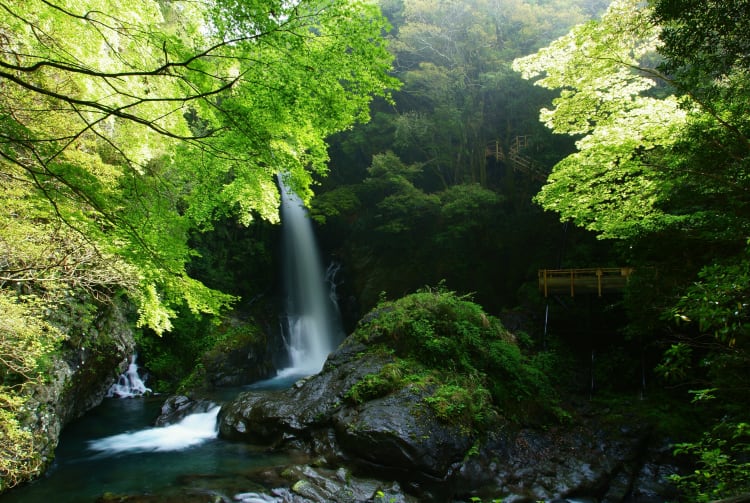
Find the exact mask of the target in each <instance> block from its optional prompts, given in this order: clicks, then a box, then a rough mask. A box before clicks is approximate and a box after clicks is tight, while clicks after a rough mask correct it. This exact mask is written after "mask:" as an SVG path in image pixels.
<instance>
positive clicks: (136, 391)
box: [107, 354, 151, 398]
mask: <svg viewBox="0 0 750 503" xmlns="http://www.w3.org/2000/svg"><path fill="white" fill-rule="evenodd" d="M136 358H137V355H135V354H134V355H133V356H132V357H131V358H130V365H128V369H127V370H126V371H125V372H124V373H123V374H122V375H120V377H119V378H118V379H117V382H115V383H114V384H113V385H112V386H110V388H109V391H107V396H108V397H117V398H130V397H134V396H141V395H145V394H146V393H151V389H149V388H147V387H146V383H145V382H144V381H143V380H142V379H141V376H140V375H139V374H138V364H137V363H136V362H135V361H136Z"/></svg>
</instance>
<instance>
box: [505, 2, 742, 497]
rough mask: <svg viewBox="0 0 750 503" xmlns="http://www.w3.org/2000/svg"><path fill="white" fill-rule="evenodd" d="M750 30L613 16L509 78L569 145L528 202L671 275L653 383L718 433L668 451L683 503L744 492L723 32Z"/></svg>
mask: <svg viewBox="0 0 750 503" xmlns="http://www.w3.org/2000/svg"><path fill="white" fill-rule="evenodd" d="M747 14H748V11H747V5H746V2H713V1H711V2H692V1H689V0H688V1H684V2H682V1H672V0H660V1H655V2H653V9H652V8H651V7H647V6H644V5H642V4H640V3H639V2H635V1H631V0H618V1H615V2H613V4H612V5H611V7H610V9H609V10H608V11H607V14H606V15H605V16H604V17H603V18H602V20H601V21H600V22H592V23H589V24H586V25H582V26H578V27H576V28H574V29H573V30H572V31H571V32H570V33H569V34H568V35H566V36H564V37H562V38H560V39H558V40H557V41H555V42H554V43H553V44H551V45H550V46H549V47H547V48H544V49H542V50H540V51H539V52H538V53H536V54H533V55H531V56H528V57H526V58H521V59H519V60H516V62H515V63H514V67H515V68H516V69H517V70H519V71H521V72H522V73H523V75H524V76H525V77H526V78H530V79H537V80H536V83H537V84H538V85H541V86H544V87H548V88H550V89H559V90H560V94H559V97H558V98H556V99H555V100H554V101H553V105H554V108H552V109H544V110H542V113H541V118H542V120H543V121H544V122H545V123H546V124H547V126H548V127H550V128H552V129H553V130H554V131H555V132H558V133H563V134H570V135H575V136H577V137H578V138H579V139H578V141H577V147H578V151H577V152H576V153H574V154H572V155H570V156H568V157H566V158H565V159H563V160H562V161H561V162H559V163H558V164H557V165H556V166H555V168H554V169H553V172H552V174H551V175H550V177H549V179H548V181H547V184H546V185H545V186H544V187H543V188H542V190H541V192H540V193H539V194H538V195H537V197H536V200H537V201H538V202H539V203H540V204H541V205H542V206H543V207H545V208H547V209H550V210H554V211H556V212H558V213H559V215H560V217H561V219H563V220H568V219H570V220H572V221H573V222H575V223H576V224H578V225H580V226H583V227H586V228H588V229H591V230H593V231H596V232H597V233H598V234H599V235H600V237H604V238H617V239H620V240H623V241H624V242H625V243H626V244H629V245H631V246H630V248H631V251H630V255H631V257H633V258H635V259H636V260H641V261H646V260H648V259H650V258H651V259H652V258H654V257H653V255H652V256H646V255H644V254H643V251H644V249H645V248H646V246H644V244H646V245H647V246H648V247H649V248H651V249H656V250H657V251H659V252H660V253H661V254H662V256H663V257H662V258H661V260H662V261H663V263H664V264H666V265H667V266H669V267H664V268H662V269H661V271H660V276H661V277H662V278H664V277H665V276H666V277H667V278H669V277H671V278H672V279H673V280H674V288H672V290H671V292H670V295H669V297H667V298H666V299H661V302H662V303H663V305H662V309H661V313H660V314H661V315H662V316H663V318H664V319H665V320H667V321H668V322H669V323H670V324H671V325H670V331H671V333H672V334H675V335H676V339H677V340H676V341H675V340H674V339H672V341H673V342H675V343H674V344H673V345H671V347H670V348H669V349H668V350H667V351H666V352H665V355H664V356H665V358H664V361H663V362H662V363H661V364H660V365H659V366H658V367H657V371H659V372H660V373H661V374H662V376H663V377H664V378H669V379H676V380H678V381H683V382H687V383H689V384H690V385H691V386H694V387H695V388H700V389H694V391H693V394H694V395H695V401H696V402H701V403H703V402H709V403H710V402H713V407H708V408H703V409H702V410H704V411H707V412H709V413H710V414H713V421H714V424H713V425H709V427H708V431H707V433H706V434H705V435H704V436H703V438H702V439H700V440H698V441H696V442H693V443H685V444H682V445H681V446H679V449H678V451H679V452H683V453H689V454H692V455H694V456H695V459H696V462H697V464H698V469H697V470H696V471H695V473H694V474H691V475H689V476H686V477H677V478H676V479H677V480H678V481H679V482H680V484H681V487H682V488H683V489H684V490H685V491H686V492H687V493H688V497H689V499H691V500H694V501H710V500H714V499H717V498H724V497H727V496H732V495H735V494H737V493H739V492H745V491H747V490H748V488H750V475H749V474H750V467H748V464H747V462H746V458H747V451H748V448H747V446H748V443H747V424H748V418H747V410H746V406H745V404H746V403H747V400H748V398H750V376H749V375H748V373H747V362H748V361H749V358H748V352H747V350H748V347H749V346H748V344H750V340H749V339H748V329H747V326H748V317H747V312H746V311H747V308H746V303H747V302H746V301H747V295H748V290H747V286H746V281H745V280H746V279H747V276H748V258H747V257H748V250H747V244H746V239H747V235H748V232H749V231H750V199H749V198H748V189H750V185H748V183H749V181H750V180H749V179H748V176H747V174H748V168H750V165H749V164H748V160H749V159H750V148H749V147H750V143H749V142H748V132H750V122H748V119H747V113H746V111H747V109H748V106H750V98H748V93H747V92H746V90H747V88H748V75H747V65H746V63H747V61H746V58H747V52H746V47H747V34H746V31H745V30H742V29H738V28H728V29H727V30H724V31H721V27H722V26H723V25H724V24H725V23H729V22H730V20H737V19H739V18H742V19H744V17H743V16H746V15H747ZM660 23H661V24H660ZM720 31H721V33H720V34H719V32H720ZM660 243H661V244H660ZM663 243H669V248H666V247H665V246H664V244H663ZM675 250H677V254H675ZM639 252H640V256H638V255H635V254H638V253H639ZM670 269H672V271H670ZM662 281H664V280H663V279H662ZM674 299H679V300H676V301H675V300H674ZM641 309H642V307H641ZM694 361H699V362H700V363H701V364H700V365H698V366H693V365H692V364H693V362H694ZM712 398H721V401H712V400H711V399H712Z"/></svg>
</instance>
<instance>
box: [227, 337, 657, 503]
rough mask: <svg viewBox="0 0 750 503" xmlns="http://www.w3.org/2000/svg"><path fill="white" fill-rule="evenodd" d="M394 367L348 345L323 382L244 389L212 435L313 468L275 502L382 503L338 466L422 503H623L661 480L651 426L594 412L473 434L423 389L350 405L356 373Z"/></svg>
mask: <svg viewBox="0 0 750 503" xmlns="http://www.w3.org/2000/svg"><path fill="white" fill-rule="evenodd" d="M392 361H393V359H392V357H391V356H389V355H388V354H387V353H385V352H380V353H379V352H372V351H367V348H365V347H364V346H362V345H361V344H358V343H351V342H349V341H347V342H346V343H345V344H343V345H342V347H341V348H340V349H339V350H337V351H336V352H335V353H334V354H332V355H331V357H330V358H329V360H328V362H327V363H326V365H325V367H324V369H323V371H322V372H321V373H320V374H318V375H315V376H312V377H310V378H307V379H305V380H302V381H300V382H298V383H297V384H296V385H295V386H293V387H292V388H290V389H287V390H283V391H279V392H271V393H257V392H248V393H243V394H241V395H240V396H239V397H238V398H237V399H236V400H234V401H232V402H230V403H228V404H226V405H225V406H224V407H223V408H222V411H221V413H220V416H219V425H220V434H221V436H223V437H224V438H229V439H233V440H243V441H248V442H252V443H261V444H264V445H269V446H273V447H274V448H279V449H283V448H293V449H297V450H300V451H303V452H305V453H306V454H307V455H309V456H311V458H312V459H317V460H318V463H317V464H316V468H315V469H312V468H310V467H309V466H307V467H306V468H305V469H304V470H303V471H301V472H294V473H295V475H294V476H291V477H290V478H289V480H288V487H282V488H278V489H275V490H274V491H275V492H274V495H275V496H277V497H280V498H281V499H282V500H283V501H300V502H310V501H313V502H317V501H388V499H385V500H383V499H375V500H373V492H372V491H373V488H374V487H375V486H374V485H372V483H370V485H365V486H360V487H359V489H356V488H355V487H353V486H352V485H351V483H350V482H349V481H348V480H349V479H347V482H346V483H344V482H342V481H341V480H340V477H339V476H338V475H337V472H336V471H335V470H334V471H331V470H330V467H337V466H347V467H349V468H350V469H351V470H352V473H354V474H365V475H366V476H368V477H377V478H378V479H380V480H384V481H398V483H399V486H398V490H399V491H401V489H402V488H403V491H404V492H405V493H408V495H410V496H409V497H416V498H418V499H419V501H424V502H452V501H454V500H458V501H468V500H469V499H470V498H471V497H474V496H476V497H480V498H482V499H483V500H492V499H495V498H503V501H507V502H517V503H518V502H536V501H550V500H554V499H558V500H562V501H564V500H566V499H575V500H576V501H585V498H591V501H597V502H600V501H607V502H608V503H610V502H611V503H615V502H617V503H621V502H622V501H625V499H626V498H629V497H631V495H633V494H635V493H636V492H637V491H641V492H642V494H643V495H644V496H646V495H647V494H648V493H647V492H646V491H651V490H652V489H647V488H648V487H649V483H648V482H647V480H651V478H652V477H656V478H659V477H662V476H664V475H665V473H662V472H661V471H660V470H662V469H663V468H662V466H663V465H662V464H660V463H656V464H655V465H654V466H653V467H651V468H647V467H646V466H647V465H644V464H643V456H644V453H646V451H647V449H646V445H647V443H648V441H649V429H648V428H645V427H644V428H639V427H628V428H622V424H617V423H616V422H611V421H605V420H604V419H603V418H605V417H606V416H607V415H606V414H597V413H596V412H595V411H593V412H592V411H589V413H587V414H585V415H578V416H576V417H575V419H574V420H573V421H571V422H570V423H568V424H562V425H547V426H546V428H544V429H542V428H535V427H531V426H524V425H523V424H518V423H511V422H502V421H500V422H498V423H497V424H496V425H495V427H494V428H491V429H490V430H489V431H486V432H484V433H483V435H482V436H481V437H478V438H477V437H473V436H472V435H471V434H469V433H468V432H467V431H465V430H463V429H461V428H460V427H458V426H455V425H451V424H448V423H446V422H445V421H441V420H439V419H438V418H437V417H435V416H434V414H433V412H432V411H431V409H430V408H429V407H427V406H426V405H425V401H424V397H425V396H426V395H427V394H428V393H429V391H430V390H429V389H428V387H425V386H420V387H417V386H408V385H407V386H405V387H403V388H401V389H398V390H396V391H393V392H391V393H389V394H387V395H385V396H380V397H377V398H373V399H370V400H367V401H365V402H364V403H354V402H353V401H351V400H349V399H348V398H347V392H348V391H349V389H351V387H352V386H353V385H354V384H355V383H357V382H359V381H360V380H361V379H362V377H364V376H365V375H368V374H376V373H377V372H378V371H379V370H380V369H381V368H382V367H383V366H384V365H386V364H388V363H390V362H392ZM326 467H327V468H326ZM666 470H667V471H668V469H666ZM380 484H381V485H382V484H383V482H380ZM663 490H664V488H657V487H654V488H653V492H654V493H659V492H661V491H663ZM357 491H360V492H359V493H357ZM375 491H376V492H377V491H384V489H382V488H380V489H375ZM397 492H398V491H397ZM402 496H403V495H401V496H397V498H402ZM352 497H354V498H355V499H353V500H352V499H351V498H352ZM402 500H403V501H405V500H404V499H397V501H402ZM638 501H640V500H638ZM644 501H647V500H644ZM662 501H663V500H662Z"/></svg>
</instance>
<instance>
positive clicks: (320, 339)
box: [279, 177, 343, 375]
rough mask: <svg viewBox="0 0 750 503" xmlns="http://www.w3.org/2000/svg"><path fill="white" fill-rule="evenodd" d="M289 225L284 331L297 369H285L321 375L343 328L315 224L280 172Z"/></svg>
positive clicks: (285, 232)
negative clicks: (319, 245)
mask: <svg viewBox="0 0 750 503" xmlns="http://www.w3.org/2000/svg"><path fill="white" fill-rule="evenodd" d="M279 187H280V189H281V218H282V226H283V237H284V243H283V255H284V271H283V274H284V286H285V295H286V305H285V311H286V316H285V326H284V327H283V329H284V334H285V337H286V341H287V347H288V351H289V358H290V361H291V368H289V369H285V370H284V371H282V372H281V374H304V375H310V374H315V373H317V372H319V371H320V369H321V368H323V364H324V363H325V361H326V358H327V357H328V354H329V353H330V352H331V351H333V350H334V349H335V346H336V344H337V342H338V341H339V340H340V338H341V335H342V332H343V329H342V328H341V322H340V319H339V317H338V306H337V305H336V303H335V299H331V297H330V296H329V291H330V288H329V287H328V285H327V283H326V276H325V274H324V272H323V267H322V263H321V260H320V257H319V254H318V247H317V243H316V241H315V235H314V233H313V227H312V223H311V221H310V217H309V215H308V212H307V209H306V208H305V206H304V205H303V204H302V201H301V200H300V198H299V197H298V196H297V194H295V193H294V192H293V191H291V190H290V189H289V188H287V187H286V186H285V185H284V183H283V180H281V177H279Z"/></svg>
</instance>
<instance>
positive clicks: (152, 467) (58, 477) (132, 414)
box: [0, 374, 299, 503]
mask: <svg viewBox="0 0 750 503" xmlns="http://www.w3.org/2000/svg"><path fill="white" fill-rule="evenodd" d="M297 378H299V375H295V374H288V375H280V376H279V377H277V378H274V379H270V380H268V381H264V382H261V383H256V384H254V385H251V386H246V387H244V388H242V389H236V390H225V391H224V393H223V394H224V396H225V397H228V396H230V395H231V394H236V393H239V392H240V391H242V390H246V389H274V388H283V387H287V386H290V385H291V384H292V383H293V382H294V381H295V380H296V379H297ZM165 398H166V397H160V396H151V397H132V398H106V399H105V400H104V402H103V403H102V404H101V405H100V406H98V407H96V408H94V409H92V410H91V411H89V412H88V413H87V414H86V415H85V416H84V417H82V418H80V419H79V420H77V421H74V422H73V423H71V424H70V425H68V426H67V427H66V428H65V430H64V431H63V433H62V435H61V436H60V443H59V445H58V448H57V450H56V457H55V461H54V462H53V464H52V466H51V467H50V469H49V470H48V471H47V473H46V474H45V475H44V476H43V477H42V478H40V479H39V480H37V481H35V482H33V483H31V484H29V485H27V486H24V487H20V488H17V489H14V490H13V491H10V492H9V493H7V494H4V495H2V496H0V503H16V502H17V503H42V502H44V503H49V502H55V503H84V502H92V503H93V502H94V501H96V499H97V498H99V497H101V496H102V495H104V494H110V495H140V494H149V495H158V496H159V497H161V498H163V501H184V498H185V497H186V496H187V495H190V494H196V495H198V494H213V495H215V496H223V497H225V498H227V499H228V500H231V499H232V498H233V497H234V496H235V495H237V494H240V493H252V492H262V491H264V489H268V488H264V487H262V486H260V485H258V483H257V482H256V480H258V476H257V473H258V472H259V471H261V470H263V469H264V468H268V467H270V466H279V465H287V464H290V463H293V462H294V460H293V459H292V457H291V456H290V455H289V454H280V453H267V452H265V449H264V448H262V447H259V446H253V445H248V444H243V443H232V442H227V441H224V440H221V439H219V438H217V435H216V415H217V413H218V406H217V407H216V408H214V409H212V410H210V411H208V412H206V413H196V414H191V415H189V416H187V417H186V418H185V419H184V420H183V421H181V422H179V423H176V424H173V425H169V426H163V427H154V426H153V423H154V420H155V419H156V417H157V416H158V415H159V411H160V408H161V405H162V403H163V402H164V400H165ZM151 501H153V500H151Z"/></svg>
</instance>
